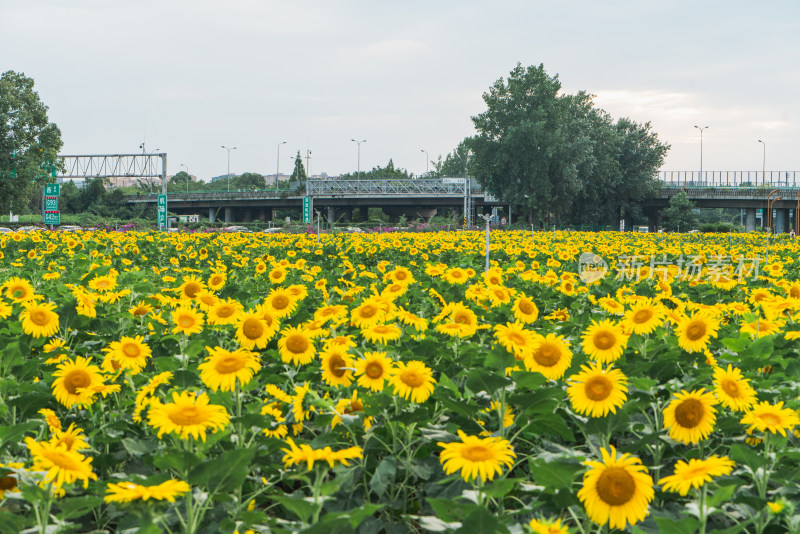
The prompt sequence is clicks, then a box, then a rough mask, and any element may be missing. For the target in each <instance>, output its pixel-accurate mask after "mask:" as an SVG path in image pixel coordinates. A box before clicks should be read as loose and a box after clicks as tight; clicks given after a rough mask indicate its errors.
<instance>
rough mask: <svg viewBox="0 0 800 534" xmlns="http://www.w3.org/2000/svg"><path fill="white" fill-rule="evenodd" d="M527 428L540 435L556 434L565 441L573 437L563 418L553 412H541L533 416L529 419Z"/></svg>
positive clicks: (571, 439)
mask: <svg viewBox="0 0 800 534" xmlns="http://www.w3.org/2000/svg"><path fill="white" fill-rule="evenodd" d="M528 430H530V431H531V432H533V433H535V434H539V435H542V436H553V435H556V436H559V437H560V438H562V439H564V440H566V441H573V440H574V439H575V436H573V434H572V431H571V430H570V429H569V427H568V426H567V423H566V422H565V421H564V419H563V418H562V417H559V416H558V415H556V414H553V413H543V414H540V415H537V416H535V417H534V418H533V419H531V421H530V426H528Z"/></svg>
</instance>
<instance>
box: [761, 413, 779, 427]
mask: <svg viewBox="0 0 800 534" xmlns="http://www.w3.org/2000/svg"><path fill="white" fill-rule="evenodd" d="M758 418H759V419H761V420H762V421H764V422H765V423H766V424H767V426H778V425H780V424H781V419H780V417H778V416H777V415H775V414H773V413H762V414H761V415H759V416H758Z"/></svg>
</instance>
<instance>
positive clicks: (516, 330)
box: [494, 323, 536, 360]
mask: <svg viewBox="0 0 800 534" xmlns="http://www.w3.org/2000/svg"><path fill="white" fill-rule="evenodd" d="M494 337H496V338H497V342H498V343H500V345H502V346H503V348H505V349H506V350H507V351H508V352H510V353H511V354H513V355H514V356H515V357H516V358H517V359H518V360H521V359H522V358H523V357H524V356H525V355H526V354H527V353H529V352H530V351H531V350H533V347H534V346H535V344H536V338H535V337H534V333H533V332H531V331H530V330H525V328H524V326H523V325H522V324H521V323H506V324H505V325H501V324H498V325H495V327H494Z"/></svg>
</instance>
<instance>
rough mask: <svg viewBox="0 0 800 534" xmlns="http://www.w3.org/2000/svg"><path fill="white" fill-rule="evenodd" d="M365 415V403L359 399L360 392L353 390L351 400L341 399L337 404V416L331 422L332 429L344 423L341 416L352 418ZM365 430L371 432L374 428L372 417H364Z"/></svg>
mask: <svg viewBox="0 0 800 534" xmlns="http://www.w3.org/2000/svg"><path fill="white" fill-rule="evenodd" d="M358 412H361V413H364V403H363V402H362V400H361V399H359V398H358V390H357V389H356V390H353V395H352V396H351V397H350V398H349V399H340V400H339V401H338V402H337V403H336V414H335V415H334V416H333V420H331V428H336V425H338V424H339V423H341V422H342V418H341V416H340V414H341V415H350V416H352V415H353V414H355V413H358ZM364 428H365V429H367V430H369V429H370V428H372V417H370V416H367V417H364Z"/></svg>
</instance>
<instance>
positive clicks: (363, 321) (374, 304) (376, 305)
mask: <svg viewBox="0 0 800 534" xmlns="http://www.w3.org/2000/svg"><path fill="white" fill-rule="evenodd" d="M385 317H386V309H385V307H384V306H383V304H382V303H381V302H379V301H378V300H377V299H375V298H373V297H371V298H368V299H366V300H365V301H364V302H362V303H361V304H359V305H358V306H357V307H356V308H354V309H353V310H352V311H351V312H350V321H351V322H352V323H353V324H354V325H355V326H357V327H358V328H369V327H370V326H373V325H376V324H378V323H382V322H383V321H384V318H385Z"/></svg>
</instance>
